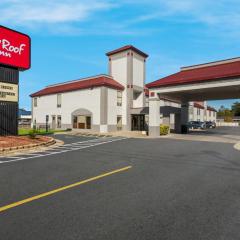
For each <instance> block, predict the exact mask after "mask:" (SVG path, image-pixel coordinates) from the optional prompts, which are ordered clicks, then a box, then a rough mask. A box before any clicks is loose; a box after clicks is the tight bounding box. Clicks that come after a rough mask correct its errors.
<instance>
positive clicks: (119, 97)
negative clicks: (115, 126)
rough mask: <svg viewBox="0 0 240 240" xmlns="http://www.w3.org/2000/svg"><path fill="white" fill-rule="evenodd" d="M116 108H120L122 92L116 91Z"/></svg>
mask: <svg viewBox="0 0 240 240" xmlns="http://www.w3.org/2000/svg"><path fill="white" fill-rule="evenodd" d="M117 106H122V92H121V91H117Z"/></svg>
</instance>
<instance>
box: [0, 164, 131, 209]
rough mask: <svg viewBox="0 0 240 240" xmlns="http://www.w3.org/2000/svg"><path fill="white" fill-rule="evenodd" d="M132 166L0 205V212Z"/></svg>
mask: <svg viewBox="0 0 240 240" xmlns="http://www.w3.org/2000/svg"><path fill="white" fill-rule="evenodd" d="M130 168H132V166H127V167H124V168H120V169H116V170H114V171H111V172H107V173H103V174H101V175H98V176H96V177H92V178H88V179H85V180H83V181H80V182H76V183H73V184H70V185H67V186H64V187H61V188H57V189H54V190H52V191H49V192H45V193H42V194H39V195H36V196H33V197H30V198H26V199H24V200H21V201H18V202H15V203H11V204H9V205H6V206H3V207H0V212H4V211H6V210H8V209H10V208H14V207H17V206H20V205H23V204H25V203H29V202H32V201H35V200H38V199H40V198H44V197H47V196H49V195H53V194H55V193H58V192H62V191H65V190H67V189H69V188H73V187H77V186H79V185H82V184H85V183H89V182H92V181H95V180H98V179H100V178H104V177H107V176H110V175H113V174H115V173H119V172H123V171H127V170H129V169H130Z"/></svg>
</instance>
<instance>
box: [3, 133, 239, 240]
mask: <svg viewBox="0 0 240 240" xmlns="http://www.w3.org/2000/svg"><path fill="white" fill-rule="evenodd" d="M57 138H59V139H61V140H63V141H64V142H65V145H63V146H62V147H61V148H60V150H59V149H58V150H57V151H56V150H55V152H54V151H52V152H50V154H47V153H42V154H41V153H38V155H34V156H32V155H24V156H18V159H17V158H16V159H9V158H2V159H0V161H1V163H0V176H1V178H0V193H1V197H0V226H1V227H0V235H1V239H4V240H5V239H6V240H7V239H11V240H12V239H14V240H15V239H27V240H31V239H32V240H38V239H39V240H40V239H41V240H43V239H48V240H49V239H58V240H60V239H64V240H66V239H72V240H76V239H84V240H85V239H94V240H95V239H119V240H122V239H144V240H145V239H172V240H173V239H174V240H175V239H184V240H186V239H194V240H195V239H204V240H205V239H210V240H215V239H216V240H219V239H228V240H233V239H234V240H236V239H238V238H239V235H240V230H239V216H240V210H239V209H240V190H239V189H240V181H239V177H240V152H239V151H237V150H235V149H234V148H233V144H231V143H219V142H202V141H184V140H175V139H167V138H159V139H134V138H129V139H125V138H120V137H118V138H114V137H112V138H108V137H107V138H94V137H77V136H70V135H58V136H57ZM11 160H12V161H11Z"/></svg>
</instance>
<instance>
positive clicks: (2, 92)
mask: <svg viewBox="0 0 240 240" xmlns="http://www.w3.org/2000/svg"><path fill="white" fill-rule="evenodd" d="M0 101H7V102H17V101H18V85H17V84H11V83H4V82H0Z"/></svg>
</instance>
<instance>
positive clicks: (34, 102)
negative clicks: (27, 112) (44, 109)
mask: <svg viewBox="0 0 240 240" xmlns="http://www.w3.org/2000/svg"><path fill="white" fill-rule="evenodd" d="M33 106H34V107H37V98H34V99H33Z"/></svg>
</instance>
